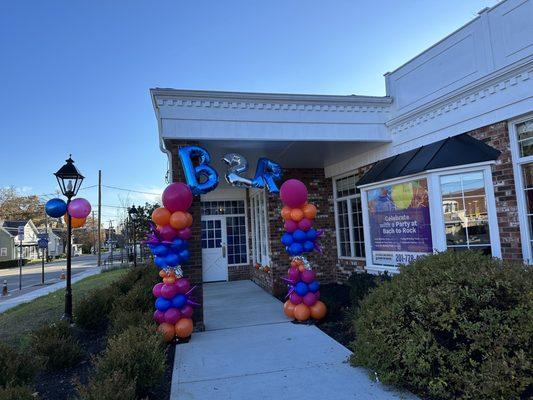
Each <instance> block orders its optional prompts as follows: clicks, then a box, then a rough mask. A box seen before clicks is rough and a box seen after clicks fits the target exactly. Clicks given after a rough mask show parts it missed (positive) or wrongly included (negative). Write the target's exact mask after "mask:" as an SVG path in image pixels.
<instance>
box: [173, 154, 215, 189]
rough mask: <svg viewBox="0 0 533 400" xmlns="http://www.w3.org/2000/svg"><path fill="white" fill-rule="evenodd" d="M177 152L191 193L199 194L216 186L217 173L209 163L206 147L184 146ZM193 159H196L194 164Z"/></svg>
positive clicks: (209, 158) (209, 157)
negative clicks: (196, 161)
mask: <svg viewBox="0 0 533 400" xmlns="http://www.w3.org/2000/svg"><path fill="white" fill-rule="evenodd" d="M178 154H179V157H180V160H181V166H182V168H183V172H184V173H185V180H186V181H187V185H189V187H190V188H191V191H192V194H193V195H195V196H199V195H201V194H205V193H207V192H210V191H211V190H213V189H215V188H216V187H217V185H218V173H217V171H216V170H215V169H214V168H213V167H211V166H210V165H209V163H210V162H211V156H210V155H209V153H208V152H207V150H206V149H204V148H202V147H200V146H184V147H181V148H180V149H179V150H178ZM193 159H197V160H198V163H197V165H194V163H193ZM200 182H201V183H200Z"/></svg>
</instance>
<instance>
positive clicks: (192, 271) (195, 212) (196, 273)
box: [165, 140, 205, 331]
mask: <svg viewBox="0 0 533 400" xmlns="http://www.w3.org/2000/svg"><path fill="white" fill-rule="evenodd" d="M195 144H197V143H192V142H180V141H175V140H172V141H167V142H166V143H165V147H166V148H167V149H168V150H170V151H171V153H172V165H171V168H172V180H173V181H174V182H186V180H185V176H184V174H183V170H182V168H181V163H180V160H179V156H178V149H179V147H180V146H188V145H195ZM189 212H190V213H191V215H192V217H193V223H192V226H191V230H192V238H191V239H190V240H189V250H190V252H191V258H190V260H189V262H188V263H187V265H185V266H184V267H183V275H184V276H185V277H186V278H187V279H189V281H190V282H191V286H196V289H195V290H194V293H193V296H194V298H195V299H196V300H197V302H198V303H200V306H197V307H194V314H193V316H192V318H193V321H194V327H195V330H197V331H202V330H204V329H205V327H204V309H203V298H204V295H203V286H202V283H203V279H202V245H201V222H200V217H201V206H200V197H199V196H195V197H194V200H193V203H192V206H191V208H190V209H189Z"/></svg>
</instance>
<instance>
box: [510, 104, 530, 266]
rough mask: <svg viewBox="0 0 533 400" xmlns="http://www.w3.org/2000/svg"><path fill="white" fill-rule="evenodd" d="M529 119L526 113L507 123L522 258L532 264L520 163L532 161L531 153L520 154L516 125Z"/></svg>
mask: <svg viewBox="0 0 533 400" xmlns="http://www.w3.org/2000/svg"><path fill="white" fill-rule="evenodd" d="M531 119H533V114H527V115H525V116H523V117H520V118H517V119H514V120H511V121H509V123H508V131H509V142H510V144H511V159H512V162H513V175H514V184H515V191H516V203H517V207H518V221H519V224H520V241H521V242H522V258H523V259H524V262H526V263H527V264H533V250H532V245H531V240H532V233H531V232H530V227H529V222H528V218H527V199H526V194H525V190H524V177H523V174H522V165H523V164H530V163H533V155H531V156H527V157H521V156H520V147H519V145H518V132H517V130H516V125H518V124H520V123H521V122H525V121H528V120H531Z"/></svg>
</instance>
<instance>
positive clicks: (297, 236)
mask: <svg viewBox="0 0 533 400" xmlns="http://www.w3.org/2000/svg"><path fill="white" fill-rule="evenodd" d="M292 238H293V239H294V241H295V242H298V243H303V242H305V240H306V239H307V235H306V233H305V232H304V231H302V230H301V229H296V230H295V231H294V232H293V233H292Z"/></svg>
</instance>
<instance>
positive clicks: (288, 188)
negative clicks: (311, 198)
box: [279, 179, 307, 208]
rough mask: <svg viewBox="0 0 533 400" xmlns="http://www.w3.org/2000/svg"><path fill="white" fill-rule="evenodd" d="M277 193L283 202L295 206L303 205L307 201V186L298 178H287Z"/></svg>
mask: <svg viewBox="0 0 533 400" xmlns="http://www.w3.org/2000/svg"><path fill="white" fill-rule="evenodd" d="M279 195H280V197H281V201H282V202H283V204H285V205H287V206H289V207H291V208H296V207H300V206H303V205H304V203H305V202H306V201H307V188H306V187H305V185H304V183H303V182H302V181H299V180H298V179H289V180H287V181H285V182H283V185H281V188H280V191H279Z"/></svg>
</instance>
